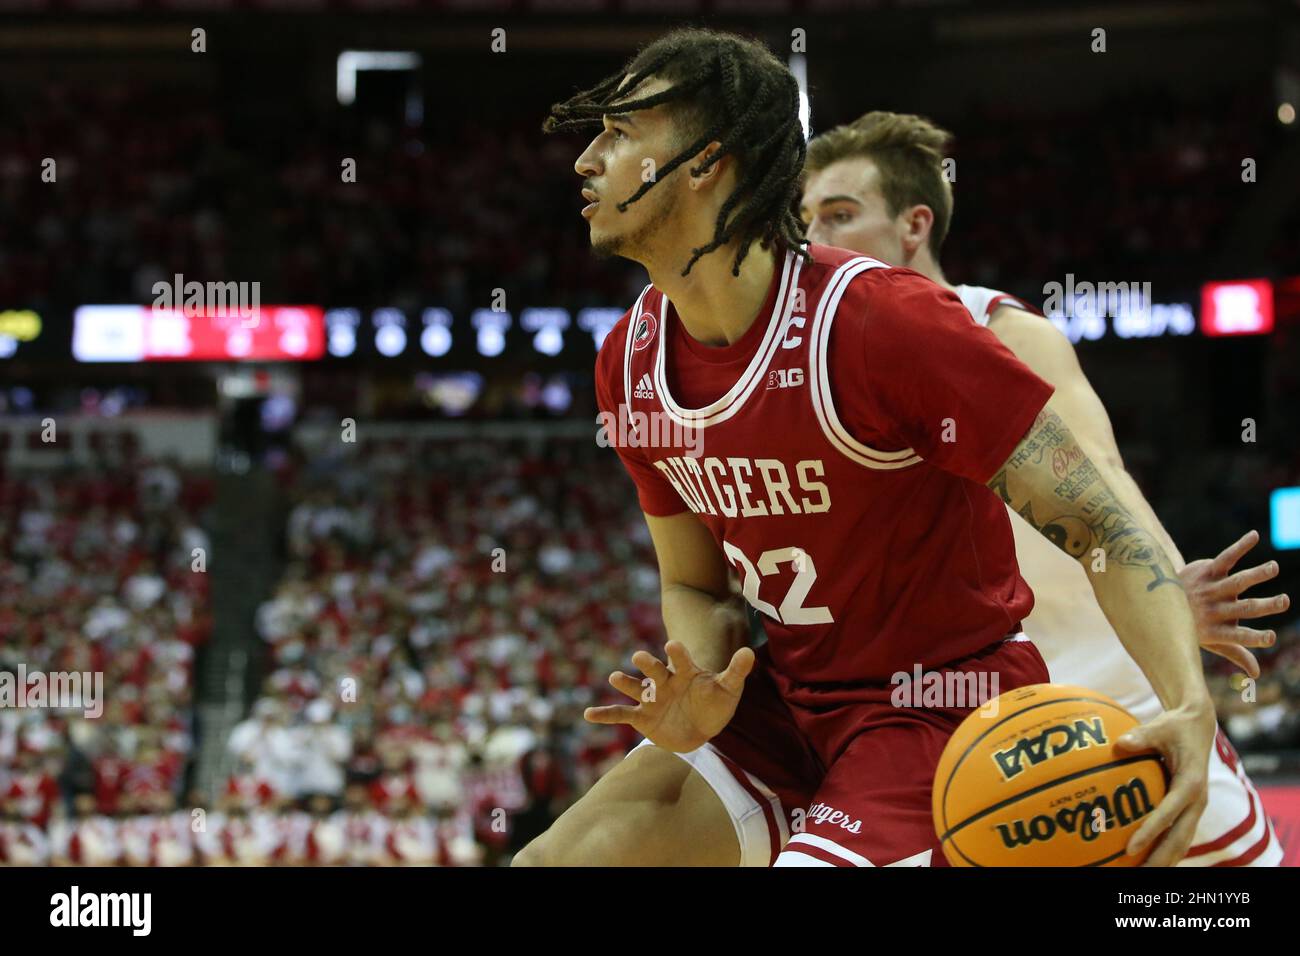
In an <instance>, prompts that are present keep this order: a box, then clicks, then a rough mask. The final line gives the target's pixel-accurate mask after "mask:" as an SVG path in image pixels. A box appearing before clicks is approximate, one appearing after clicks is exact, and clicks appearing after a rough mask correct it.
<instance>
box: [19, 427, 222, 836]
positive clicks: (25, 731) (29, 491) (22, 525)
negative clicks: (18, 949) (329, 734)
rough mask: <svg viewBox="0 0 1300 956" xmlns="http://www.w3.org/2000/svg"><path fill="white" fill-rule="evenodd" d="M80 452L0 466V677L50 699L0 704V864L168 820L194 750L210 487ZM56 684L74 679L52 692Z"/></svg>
mask: <svg viewBox="0 0 1300 956" xmlns="http://www.w3.org/2000/svg"><path fill="white" fill-rule="evenodd" d="M93 444H94V446H95V447H96V448H98V449H99V451H98V453H97V454H96V460H95V461H94V462H93V463H92V464H88V465H84V466H77V467H75V468H70V469H68V470H66V471H58V472H44V471H31V472H25V473H24V472H13V471H8V470H3V469H0V680H7V681H8V682H9V686H10V687H11V688H13V687H15V686H16V682H17V681H18V680H19V679H20V678H21V677H24V676H25V677H27V678H28V680H29V681H30V679H31V677H32V675H38V680H37V684H44V686H46V687H47V688H50V689H49V690H48V691H47V695H46V697H45V699H44V700H41V701H39V702H38V701H37V700H36V699H35V698H32V699H29V700H27V701H23V700H20V699H18V698H16V697H15V698H14V699H12V700H10V701H9V702H8V703H9V705H8V706H5V707H0V819H3V823H2V824H0V862H3V861H8V862H23V861H28V862H35V861H44V860H45V859H47V858H48V856H49V853H50V852H51V851H50V848H49V844H50V838H51V837H52V836H53V835H54V834H55V833H56V832H57V831H58V830H59V828H60V827H63V828H65V829H66V826H67V825H68V823H69V821H70V820H72V819H74V818H80V817H82V816H85V817H96V818H101V819H104V820H107V819H110V818H112V819H118V818H120V819H122V820H123V821H124V822H123V825H124V826H125V821H128V820H130V819H132V818H134V817H136V816H139V815H152V814H158V813H166V812H170V811H172V810H173V809H174V808H175V807H176V805H177V801H178V799H179V797H180V794H181V793H182V791H183V788H184V787H185V785H186V771H187V768H188V765H189V762H190V760H191V758H192V756H193V753H194V747H195V739H194V726H193V692H194V667H195V658H196V652H197V651H198V649H200V648H201V647H202V646H203V644H204V643H205V642H206V641H207V639H208V637H209V634H210V631H211V627H212V615H211V609H210V602H209V597H208V577H207V575H206V574H203V573H194V571H193V568H194V567H195V564H194V561H195V555H196V553H199V552H200V549H201V553H202V554H203V555H206V553H207V550H208V547H209V543H208V535H207V533H206V532H205V531H204V529H203V519H202V517H201V516H202V515H203V513H204V510H205V508H206V507H207V506H208V505H209V503H210V502H211V498H212V486H211V481H210V479H208V478H206V477H204V476H202V475H195V474H188V473H186V472H185V471H184V470H183V469H181V468H180V467H178V466H177V465H176V464H175V463H174V462H168V461H155V460H150V459H148V458H145V457H141V456H140V455H139V454H138V453H137V452H136V451H135V450H134V448H133V447H132V446H129V445H127V446H123V447H120V448H119V447H117V446H116V445H115V444H113V443H111V442H108V443H106V442H95V443H93ZM56 673H61V674H77V675H84V678H83V679H80V680H78V681H76V682H75V683H71V684H67V685H65V686H64V688H63V691H62V692H61V693H59V692H57V691H56V690H55V689H54V688H55V685H54V684H53V683H50V682H49V680H48V678H49V676H50V675H53V674H56ZM24 703H25V704H26V706H23V704H24ZM115 825H116V824H115Z"/></svg>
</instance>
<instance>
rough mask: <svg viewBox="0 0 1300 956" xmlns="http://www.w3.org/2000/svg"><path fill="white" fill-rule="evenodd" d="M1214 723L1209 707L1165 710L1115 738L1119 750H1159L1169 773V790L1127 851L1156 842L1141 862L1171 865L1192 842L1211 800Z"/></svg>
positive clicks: (1211, 709) (1179, 858) (1138, 850)
mask: <svg viewBox="0 0 1300 956" xmlns="http://www.w3.org/2000/svg"><path fill="white" fill-rule="evenodd" d="M1217 727H1218V724H1217V723H1216V721H1215V717H1214V709H1213V707H1209V706H1207V707H1204V708H1201V709H1195V710H1190V709H1187V708H1176V709H1174V710H1167V711H1165V712H1164V713H1163V714H1161V715H1160V716H1159V717H1157V718H1156V719H1155V720H1152V721H1151V722H1150V723H1146V724H1143V725H1142V726H1140V727H1134V728H1133V729H1132V730H1130V731H1129V732H1128V733H1126V734H1124V735H1123V736H1122V737H1120V738H1119V739H1118V740H1117V741H1115V749H1116V750H1118V751H1120V752H1122V753H1133V752H1136V751H1142V750H1157V751H1159V752H1160V755H1161V756H1162V757H1164V759H1165V766H1166V767H1168V768H1169V771H1170V773H1172V774H1173V779H1172V780H1170V782H1169V792H1168V793H1166V794H1165V798H1164V799H1163V800H1161V801H1160V804H1159V805H1158V806H1157V807H1156V808H1155V809H1154V810H1153V811H1151V814H1150V815H1149V816H1148V817H1147V818H1146V820H1144V821H1143V822H1142V825H1141V826H1140V827H1138V830H1137V832H1136V833H1134V834H1133V836H1132V837H1131V838H1130V839H1129V841H1128V847H1127V849H1128V852H1129V853H1130V854H1138V853H1141V852H1142V851H1143V850H1144V849H1145V848H1146V847H1147V846H1148V845H1150V844H1151V843H1153V842H1155V841H1156V840H1157V839H1159V842H1158V843H1155V848H1154V849H1153V850H1152V851H1151V855H1150V856H1149V857H1147V859H1146V862H1145V863H1143V864H1142V865H1143V866H1173V865H1174V864H1176V863H1177V862H1178V861H1179V860H1181V859H1182V858H1183V857H1184V856H1186V855H1187V851H1188V849H1189V848H1190V847H1191V845H1192V837H1193V836H1195V834H1196V825H1197V824H1198V823H1199V822H1200V820H1201V813H1202V812H1203V811H1204V810H1205V804H1206V802H1207V800H1208V799H1209V788H1208V782H1209V765H1210V748H1211V747H1213V746H1214V734H1215V731H1216V729H1217Z"/></svg>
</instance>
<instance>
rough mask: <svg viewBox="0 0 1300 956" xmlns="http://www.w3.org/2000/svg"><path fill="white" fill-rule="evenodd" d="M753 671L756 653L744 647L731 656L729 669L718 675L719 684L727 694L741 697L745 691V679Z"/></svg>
mask: <svg viewBox="0 0 1300 956" xmlns="http://www.w3.org/2000/svg"><path fill="white" fill-rule="evenodd" d="M753 669H754V652H753V651H752V650H751V649H750V648H748V647H742V648H740V650H738V651H736V653H734V654H732V655H731V662H730V663H728V664H727V669H726V670H724V671H723V672H722V673H721V674H719V675H718V683H719V684H721V685H722V689H723V690H725V691H726V692H727V693H729V694H736V695H739V694H740V693H741V691H743V690H744V687H745V678H746V677H748V676H749V672H750V671H752V670H753Z"/></svg>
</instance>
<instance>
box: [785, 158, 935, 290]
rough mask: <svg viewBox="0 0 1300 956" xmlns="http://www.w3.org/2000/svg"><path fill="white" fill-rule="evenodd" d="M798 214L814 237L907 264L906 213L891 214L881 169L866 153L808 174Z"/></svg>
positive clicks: (890, 262) (826, 242)
mask: <svg viewBox="0 0 1300 956" xmlns="http://www.w3.org/2000/svg"><path fill="white" fill-rule="evenodd" d="M799 216H800V217H801V218H802V219H803V221H804V224H805V225H806V226H807V227H808V239H809V241H811V242H816V243H820V244H822V245H826V246H838V247H839V248H841V249H851V250H853V251H854V252H860V253H862V254H863V255H867V256H871V257H873V258H876V259H879V260H881V261H882V262H888V263H889V264H890V265H907V264H908V260H909V259H910V256H909V255H908V253H907V250H906V249H905V248H904V244H903V236H904V234H905V233H906V232H907V226H906V223H905V220H904V217H903V216H902V215H901V214H900V215H898V216H891V215H890V214H889V204H888V203H886V202H885V195H884V193H882V192H881V191H880V170H879V169H877V168H876V164H875V163H874V162H872V161H871V160H870V159H867V158H866V157H865V156H855V157H853V158H851V159H841V160H840V161H839V162H836V163H831V165H829V166H827V167H826V168H825V169H822V170H819V171H818V172H815V173H811V174H809V176H808V177H807V181H806V182H805V184H804V190H803V199H802V200H801V201H800V203H799Z"/></svg>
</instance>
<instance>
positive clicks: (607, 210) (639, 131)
mask: <svg viewBox="0 0 1300 956" xmlns="http://www.w3.org/2000/svg"><path fill="white" fill-rule="evenodd" d="M624 82H626V81H624ZM668 86H669V84H668V83H667V82H665V81H663V80H659V79H657V78H655V79H651V80H649V81H647V82H646V83H644V84H642V85H641V86H640V87H639V88H638V89H637V91H636V92H635V93H634V94H633V95H634V96H635V98H637V99H641V98H642V97H643V96H650V95H652V94H654V93H659V92H662V91H663V90H665V89H667V88H668ZM610 108H611V109H617V107H616V106H611V107H610ZM602 122H603V123H604V127H605V128H604V129H603V130H602V131H601V132H600V133H599V134H598V135H597V136H596V138H595V139H593V140H592V141H591V143H590V144H589V145H588V146H587V148H586V149H585V150H583V152H582V155H581V156H579V157H578V160H577V162H575V163H574V164H573V168H574V171H575V172H577V174H578V175H579V176H581V177H582V181H583V182H582V185H583V201H584V202H585V203H586V205H585V206H584V207H583V208H582V216H583V218H585V219H586V220H587V222H588V226H589V231H590V236H591V246H592V249H593V250H594V251H595V252H596V253H597V254H598V255H621V256H626V257H628V258H634V257H635V256H636V254H637V253H638V252H640V251H642V250H643V249H644V248H645V246H646V244H647V242H648V241H649V239H650V237H651V236H653V234H654V233H655V232H656V231H657V230H659V229H661V228H663V227H665V226H666V225H667V224H668V221H669V219H670V216H671V213H672V210H673V207H674V206H675V204H676V198H677V196H676V190H677V189H678V188H679V187H680V181H679V178H678V177H677V175H676V173H677V172H678V171H680V170H681V168H682V167H680V166H679V167H678V169H677V170H674V171H673V173H671V174H669V176H668V177H667V178H665V180H664V181H662V182H657V183H655V185H654V186H653V187H652V188H651V189H650V190H649V192H647V193H646V194H645V195H644V196H642V197H641V198H640V199H638V200H637V201H636V202H634V203H632V204H631V205H630V206H628V207H627V208H626V209H625V210H624V211H622V212H619V210H618V204H619V203H620V202H622V201H624V200H626V199H628V198H629V197H630V196H632V195H633V194H635V193H636V191H637V190H638V189H640V188H641V185H642V183H643V182H645V181H646V180H647V179H648V177H649V176H650V175H651V174H652V173H657V170H658V169H659V168H660V167H661V166H663V165H664V164H665V163H667V162H668V160H670V159H672V157H673V156H675V155H676V154H677V149H675V148H674V145H675V142H674V136H675V134H674V129H673V126H672V123H671V120H670V117H669V116H668V115H667V114H666V113H665V112H664V110H663V109H662V108H661V107H653V108H651V109H648V110H637V111H636V112H634V113H623V114H620V113H606V114H605V115H604V116H603V117H602ZM647 161H648V162H647Z"/></svg>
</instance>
